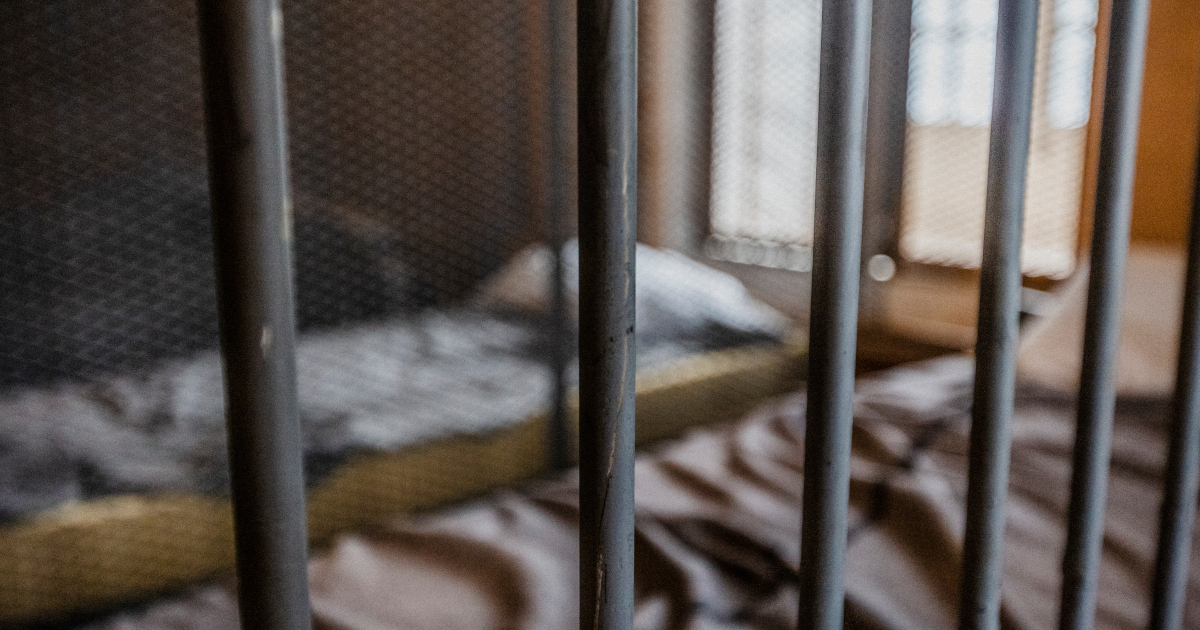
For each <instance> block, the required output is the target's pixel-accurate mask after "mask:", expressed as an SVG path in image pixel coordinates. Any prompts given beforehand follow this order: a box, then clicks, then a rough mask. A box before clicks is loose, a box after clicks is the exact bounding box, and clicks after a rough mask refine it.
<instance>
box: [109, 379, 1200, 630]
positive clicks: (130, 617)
mask: <svg viewBox="0 0 1200 630" xmlns="http://www.w3.org/2000/svg"><path fill="white" fill-rule="evenodd" d="M971 377H972V361H971V360H970V359H969V358H968V357H961V356H953V357H946V358H941V359H935V360H932V361H928V362H923V363H918V364H912V365H909V366H904V367H900V368H895V369H892V370H888V371H885V372H881V373H878V374H876V375H873V376H870V377H866V378H863V379H861V380H860V381H859V382H858V386H857V398H856V403H855V431H854V448H853V462H852V481H851V501H852V506H851V529H850V534H849V536H850V540H849V548H848V552H847V577H846V579H847V594H846V598H847V627H851V628H886V629H895V630H933V629H938V628H953V627H955V625H956V623H955V619H956V614H955V609H956V606H957V584H958V566H959V560H960V555H961V542H962V540H961V538H962V530H963V509H964V499H965V492H966V463H967V461H966V453H967V435H968V433H967V432H968V425H969V405H970V402H969V401H970V390H971V380H972V378H971ZM1165 412H1166V403H1165V401H1164V400H1163V399H1161V398H1136V397H1125V398H1123V399H1122V400H1121V401H1120V402H1119V403H1118V406H1117V415H1118V417H1117V422H1116V428H1115V433H1114V440H1113V444H1114V449H1113V466H1112V478H1111V482H1110V490H1109V507H1108V515H1107V521H1106V533H1105V537H1104V543H1103V552H1102V553H1103V560H1102V574H1101V579H1100V596H1099V598H1098V599H1099V608H1098V611H1097V627H1098V628H1107V629H1113V630H1118V629H1120V630H1124V629H1130V630H1132V629H1133V628H1140V627H1143V626H1144V623H1145V621H1146V619H1147V615H1148V600H1149V598H1148V591H1149V585H1150V576H1151V565H1152V558H1153V554H1154V542H1153V539H1154V536H1153V532H1154V531H1155V523H1156V520H1157V516H1156V514H1157V504H1158V501H1159V496H1160V488H1159V481H1158V479H1159V476H1160V474H1161V470H1162V466H1163V459H1164V453H1165V451H1166V449H1165V440H1166V430H1165V426H1164V424H1165V418H1164V416H1165ZM804 413H805V397H804V394H803V392H800V393H796V394H792V395H789V396H785V397H782V398H779V399H776V400H774V401H772V402H770V403H768V404H766V405H763V406H761V407H759V408H757V409H756V410H755V411H753V412H751V413H750V414H748V415H747V416H746V417H744V418H743V419H742V420H740V421H738V422H735V423H729V424H726V425H722V426H720V427H718V428H710V429H703V430H697V431H694V432H692V433H691V434H689V435H688V436H686V437H685V438H683V439H680V440H678V441H674V442H670V443H666V444H663V445H661V446H660V447H657V448H655V449H651V450H650V451H647V452H643V453H642V454H641V456H640V457H639V458H638V461H637V469H636V480H637V481H636V483H637V497H636V502H637V508H636V523H637V529H636V540H635V548H636V553H637V565H636V566H637V568H636V584H635V587H636V593H637V599H636V613H635V627H637V628H644V629H652V628H689V629H690V628H695V629H701V628H704V629H710V628H711V629H718V628H719V629H733V628H791V627H794V626H793V624H794V623H795V608H796V603H795V602H796V597H797V592H796V584H797V580H796V570H797V566H798V560H799V558H798V555H799V524H800V515H799V510H800V504H801V496H800V491H801V488H802V487H803V478H802V466H803V436H804ZM1072 443H1073V411H1072V401H1071V399H1070V398H1069V397H1067V396H1063V395H1061V394H1058V393H1055V392H1053V391H1052V390H1048V389H1045V388H1041V387H1038V386H1034V385H1022V386H1021V387H1020V389H1019V392H1018V396H1017V405H1016V418H1015V421H1014V426H1013V451H1012V467H1011V472H1012V476H1011V480H1010V495H1009V497H1010V498H1009V508H1008V524H1007V531H1006V547H1005V550H1006V552H1005V553H1006V555H1005V567H1004V568H1005V579H1004V585H1003V597H1002V604H1001V617H1002V627H1004V628H1009V629H1021V630H1024V629H1034V628H1046V627H1052V626H1053V625H1055V617H1056V611H1057V599H1058V588H1059V563H1060V559H1061V551H1062V547H1063V541H1064V527H1063V521H1064V516H1065V512H1066V504H1067V497H1068V487H1069V476H1070V462H1071V450H1072ZM576 497H577V480H576V478H575V477H574V475H573V474H568V475H565V476H563V477H562V478H559V479H556V480H552V481H546V482H539V483H535V484H532V485H528V486H526V487H524V488H520V489H517V490H510V491H505V492H502V493H500V494H498V495H493V496H491V497H488V498H486V499H483V500H480V501H477V502H475V503H473V504H470V505H467V506H463V507H459V508H455V509H452V510H449V511H444V512H439V513H433V514H429V515H425V516H420V517H415V518H414V517H400V518H396V519H393V520H392V521H390V522H389V523H387V524H386V525H382V526H379V527H376V528H374V529H371V530H369V531H366V532H363V533H357V534H349V535H341V536H338V537H336V538H334V539H333V541H332V542H331V544H330V545H329V546H328V548H327V549H326V550H325V551H324V552H322V553H319V554H317V555H316V556H315V557H314V558H313V560H312V561H311V564H310V567H309V572H310V577H311V582H312V601H313V610H314V618H315V621H316V624H317V627H320V628H345V629H350V628H464V629H465V628H497V627H504V628H521V629H530V630H532V629H543V628H544V629H551V628H555V629H558V628H570V627H575V624H576V621H575V616H576V615H577V605H578V593H577V588H576V587H575V586H574V584H577V571H578V564H577V563H578V559H577V548H576V544H577V542H576V541H577V535H578V534H577V522H578V505H577V498H576ZM1191 575H1192V582H1191V585H1190V586H1189V592H1188V597H1187V599H1188V602H1189V606H1188V608H1187V612H1186V618H1185V621H1184V625H1185V626H1186V627H1200V559H1198V558H1197V557H1196V556H1193V558H1192V564H1191ZM236 621H237V620H236V606H235V603H234V598H233V595H232V594H231V591H230V588H229V585H228V583H215V584H211V585H209V586H205V587H196V588H194V589H193V590H191V591H190V592H188V593H186V594H184V595H181V596H179V597H176V598H174V599H170V600H166V601H161V602H157V603H154V604H151V605H148V606H146V607H143V608H142V609H139V610H136V611H130V612H126V613H122V614H120V615H118V616H116V617H113V618H110V619H108V620H106V621H105V622H103V623H99V624H97V625H96V626H94V627H96V628H122V629H130V630H132V629H134V628H138V629H151V628H168V627H169V628H213V629H216V628H230V629H232V628H236V627H237V624H236Z"/></svg>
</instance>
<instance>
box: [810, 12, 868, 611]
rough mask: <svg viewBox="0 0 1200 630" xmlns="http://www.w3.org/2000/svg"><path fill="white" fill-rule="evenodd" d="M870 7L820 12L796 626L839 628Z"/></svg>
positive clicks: (860, 242)
mask: <svg viewBox="0 0 1200 630" xmlns="http://www.w3.org/2000/svg"><path fill="white" fill-rule="evenodd" d="M870 30H871V2H870V0H846V1H845V2H826V3H824V5H823V7H822V9H821V79H820V96H819V101H818V106H817V179H816V181H817V189H816V225H815V228H816V229H815V240H814V245H813V250H814V254H813V258H814V266H813V276H812V282H813V288H812V311H811V312H812V317H811V320H810V321H811V324H810V327H809V371H808V373H809V381H808V397H809V399H808V400H809V402H808V422H807V429H806V436H805V444H804V512H803V523H802V527H801V537H800V619H799V627H801V628H812V629H814V630H832V629H835V628H836V629H839V630H840V628H841V627H842V608H843V599H844V597H845V584H844V569H845V566H844V565H845V556H846V519H847V510H848V506H849V499H850V433H851V423H852V415H853V397H854V357H855V345H856V340H857V332H858V331H857V328H858V277H859V267H860V261H859V257H860V256H861V246H862V218H863V215H862V213H863V168H864V167H863V142H864V128H865V126H866V109H867V68H868V57H869V53H870V36H871V34H870Z"/></svg>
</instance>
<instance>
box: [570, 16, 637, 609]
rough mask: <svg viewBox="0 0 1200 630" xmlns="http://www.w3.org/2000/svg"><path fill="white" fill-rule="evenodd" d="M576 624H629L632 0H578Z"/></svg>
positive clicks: (634, 36) (634, 162)
mask: <svg viewBox="0 0 1200 630" xmlns="http://www.w3.org/2000/svg"><path fill="white" fill-rule="evenodd" d="M577 11H578V15H577V29H578V31H577V32H578V53H577V54H578V64H579V87H578V90H579V103H578V108H579V502H580V508H579V520H580V527H579V554H580V565H579V572H580V573H579V575H580V580H579V600H580V601H579V605H580V609H579V614H580V619H579V627H580V628H581V629H582V630H616V629H618V628H624V629H627V628H630V627H632V625H633V441H634V254H635V252H636V245H637V242H636V239H637V1H636V0H581V1H580V2H579V3H578V6H577Z"/></svg>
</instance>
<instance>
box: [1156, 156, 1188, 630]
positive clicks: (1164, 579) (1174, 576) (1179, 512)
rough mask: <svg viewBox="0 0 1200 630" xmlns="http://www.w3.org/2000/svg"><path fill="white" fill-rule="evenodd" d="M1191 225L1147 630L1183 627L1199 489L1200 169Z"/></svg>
mask: <svg viewBox="0 0 1200 630" xmlns="http://www.w3.org/2000/svg"><path fill="white" fill-rule="evenodd" d="M1197 164H1198V165H1200V158H1198V159H1197ZM1191 222H1192V225H1191V230H1190V236H1189V239H1188V262H1187V275H1186V277H1185V280H1184V295H1183V324H1182V329H1181V331H1180V337H1179V365H1178V368H1177V372H1176V376H1175V400H1174V404H1173V408H1172V411H1171V445H1170V450H1169V451H1168V453H1167V469H1166V474H1165V475H1164V477H1163V502H1162V508H1161V512H1160V517H1159V518H1160V520H1159V529H1158V556H1157V559H1156V561H1155V565H1154V590H1153V594H1152V596H1151V600H1150V626H1149V627H1150V628H1151V630H1178V629H1179V628H1180V627H1181V626H1182V624H1183V608H1184V603H1185V600H1184V596H1185V595H1186V591H1187V582H1188V567H1189V566H1190V561H1191V544H1192V526H1193V523H1194V521H1195V517H1196V492H1197V490H1198V488H1200V168H1197V170H1196V175H1195V184H1194V188H1193V191H1192V218H1191Z"/></svg>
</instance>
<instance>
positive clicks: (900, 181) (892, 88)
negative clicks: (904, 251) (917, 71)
mask: <svg viewBox="0 0 1200 630" xmlns="http://www.w3.org/2000/svg"><path fill="white" fill-rule="evenodd" d="M911 43H912V1H911V0H891V1H889V2H875V3H874V7H873V14H872V16H871V73H870V81H869V83H868V85H867V140H866V153H865V158H864V159H865V163H866V177H865V184H864V186H865V188H864V190H863V248H862V250H863V251H862V259H863V260H862V262H863V267H862V269H863V274H862V282H863V286H862V296H861V299H860V300H859V309H860V310H861V312H862V314H861V316H860V318H861V319H863V320H864V321H871V320H879V319H880V318H882V316H883V287H882V285H880V284H879V283H878V282H874V281H872V280H871V279H870V275H868V274H867V273H866V270H867V264H866V263H867V260H868V259H870V258H871V257H872V256H874V255H877V254H886V255H888V256H896V254H897V249H898V245H897V238H898V234H899V227H900V205H901V195H902V193H903V186H904V140H905V134H906V132H907V131H908V107H907V106H908V62H909V59H908V58H909V48H910V47H911Z"/></svg>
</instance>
